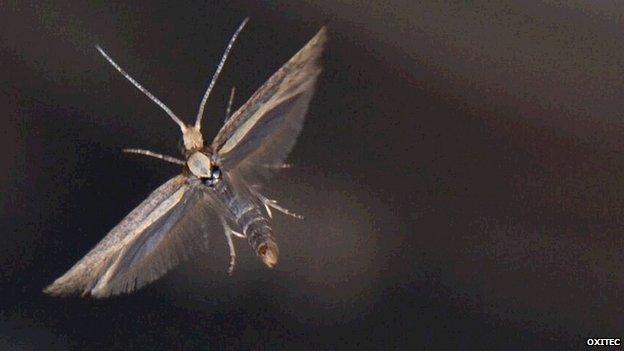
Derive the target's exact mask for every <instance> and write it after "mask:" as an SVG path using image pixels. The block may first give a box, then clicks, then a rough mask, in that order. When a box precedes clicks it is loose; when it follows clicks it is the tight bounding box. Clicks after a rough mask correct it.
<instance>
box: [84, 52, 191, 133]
mask: <svg viewBox="0 0 624 351" xmlns="http://www.w3.org/2000/svg"><path fill="white" fill-rule="evenodd" d="M95 48H96V49H98V51H99V52H100V54H102V56H104V58H105V59H106V60H107V61H108V62H109V63H110V64H111V65H113V67H115V69H117V70H118V71H119V73H121V74H122V75H123V76H124V77H126V79H127V80H129V81H130V83H132V84H134V86H135V87H137V89H139V90H140V91H141V92H142V93H143V94H145V95H147V97H148V98H150V100H152V101H153V102H155V103H156V105H158V106H160V108H161V109H163V110H164V111H165V112H166V113H167V114H168V115H169V117H171V119H173V121H174V122H176V123H177V124H178V125H179V126H180V129H181V130H182V133H184V131H185V130H186V129H187V128H186V126H185V125H184V123H183V122H182V121H181V120H180V118H178V116H176V115H175V113H173V111H171V109H170V108H169V107H167V105H165V104H164V103H163V102H162V101H160V100H158V98H157V97H155V96H154V95H153V94H152V93H150V92H149V91H148V90H147V89H145V88H143V87H142V86H141V84H139V82H137V81H136V80H134V78H132V77H131V76H130V75H129V74H128V73H126V71H124V69H123V68H121V67H120V66H119V65H118V64H117V63H116V62H115V61H113V59H112V58H110V56H108V54H107V53H106V52H105V51H104V49H102V48H101V47H100V46H99V45H96V46H95Z"/></svg>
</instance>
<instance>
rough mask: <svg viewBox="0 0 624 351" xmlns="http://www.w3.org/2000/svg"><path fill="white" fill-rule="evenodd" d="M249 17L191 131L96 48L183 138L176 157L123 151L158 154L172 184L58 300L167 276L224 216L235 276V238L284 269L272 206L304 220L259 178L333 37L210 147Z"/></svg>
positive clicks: (289, 135) (297, 61)
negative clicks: (210, 123)
mask: <svg viewBox="0 0 624 351" xmlns="http://www.w3.org/2000/svg"><path fill="white" fill-rule="evenodd" d="M247 20H248V19H245V20H244V21H243V22H242V23H241V24H240V26H239V27H238V28H237V30H236V31H235V33H234V35H233V36H232V38H231V39H230V41H229V43H228V45H227V47H226V49H225V52H224V54H223V56H222V58H221V61H220V62H219V64H218V66H217V69H216V71H215V74H214V75H213V77H212V79H211V81H210V84H209V85H208V88H207V90H206V92H205V93H204V95H203V98H202V99H201V102H200V104H199V110H198V112H197V117H196V119H195V123H194V124H192V125H187V124H185V123H184V122H182V120H181V119H180V118H178V117H177V116H176V115H175V114H174V113H173V112H172V111H171V109H169V108H168V107H167V106H166V105H165V104H164V103H163V102H161V101H160V100H159V99H158V98H156V97H155V96H154V95H152V93H150V92H149V91H148V90H147V89H145V88H143V86H141V84H139V83H138V82H137V81H136V80H134V79H133V78H132V77H131V76H130V75H129V74H128V73H126V71H124V70H123V69H122V68H121V67H120V66H119V65H118V64H117V63H116V62H115V61H113V59H112V58H110V56H108V54H107V53H106V52H105V51H104V50H103V49H102V48H101V47H99V46H96V48H97V49H98V51H99V52H100V53H101V54H102V56H104V58H105V59H106V60H107V61H108V62H109V63H110V64H111V65H112V66H113V67H114V68H115V69H117V71H119V72H120V73H121V74H122V75H123V76H124V77H125V78H126V79H127V80H128V81H130V82H131V83H132V84H133V85H134V86H135V87H136V88H138V89H139V90H140V91H141V92H143V93H144V94H145V95H147V97H148V98H149V99H151V100H152V101H153V102H154V103H156V104H157V105H158V106H159V107H160V108H161V109H162V110H164V111H165V112H166V113H167V114H168V115H169V117H171V119H172V120H173V121H174V122H175V123H177V124H178V126H179V127H180V130H181V131H182V145H183V147H181V149H182V150H181V151H182V155H183V156H184V159H178V158H174V157H170V156H166V155H162V154H158V153H155V152H152V151H149V150H142V149H125V150H124V151H125V152H129V153H135V154H141V155H146V156H153V157H156V158H159V159H161V160H164V161H167V162H171V163H174V164H178V165H180V166H181V167H182V171H181V174H179V175H177V176H175V177H173V178H172V179H170V180H169V181H167V182H166V183H164V184H163V185H161V186H160V187H159V188H158V189H156V190H155V191H154V192H153V193H151V194H150V195H149V196H148V197H147V199H145V200H144V201H143V202H142V203H141V204H140V205H139V206H138V207H137V208H135V209H134V210H132V212H130V213H129V214H128V215H127V216H126V217H125V218H124V219H123V220H122V221H121V222H120V223H119V224H118V225H117V226H115V227H114V228H113V229H112V230H111V231H110V232H109V233H108V234H107V235H106V237H104V239H102V240H101V241H100V242H99V243H98V244H97V245H96V246H95V247H94V248H93V249H92V250H91V251H90V252H89V253H87V254H86V256H84V257H83V258H82V259H81V260H80V261H78V262H77V263H76V264H75V265H74V266H73V267H72V268H71V269H70V270H69V271H67V272H66V273H65V274H64V275H63V276H61V277H60V278H58V279H56V280H55V281H54V282H53V283H52V284H51V285H49V286H48V287H47V288H46V289H45V290H44V291H45V292H46V293H48V294H51V295H61V296H62V295H70V294H74V293H81V294H82V295H83V296H88V295H91V296H94V297H98V298H102V297H107V296H111V295H116V294H120V293H129V292H132V291H134V290H136V289H139V288H141V287H143V286H144V285H146V284H148V283H150V282H152V281H154V280H156V279H158V278H160V277H161V276H162V275H163V274H165V273H166V272H167V271H168V270H170V269H172V268H173V267H174V266H176V265H177V264H178V263H180V262H181V261H182V260H184V259H187V258H189V257H190V256H192V255H194V254H196V253H197V252H198V251H199V252H201V251H204V250H205V249H207V246H208V245H207V237H208V234H209V232H210V231H213V230H215V228H212V227H208V224H207V223H208V217H209V216H214V215H216V217H218V219H219V220H220V223H221V226H222V228H223V231H224V232H225V237H226V239H227V243H228V246H229V253H230V262H229V268H228V271H229V273H232V271H233V269H234V266H235V262H236V250H235V246H234V239H235V238H246V239H247V241H248V242H249V245H250V246H251V248H252V249H253V251H254V252H255V254H256V255H257V256H258V257H259V258H260V260H261V261H262V262H263V263H264V264H265V265H266V266H267V267H269V268H272V267H274V266H275V265H276V264H277V261H278V256H279V249H278V245H277V243H276V241H275V237H274V235H273V232H272V228H271V221H270V220H271V217H272V213H271V209H275V210H278V211H281V212H284V213H286V214H289V215H292V216H295V217H300V216H298V215H296V214H294V213H292V212H290V211H288V210H287V209H285V208H283V207H281V206H279V205H278V204H277V203H276V201H275V200H271V199H269V198H267V197H265V196H264V195H262V194H261V193H260V190H259V188H258V187H257V186H256V185H257V184H258V183H257V182H258V181H259V180H262V179H263V178H264V176H266V175H269V174H270V173H272V172H274V171H275V170H277V169H280V168H284V167H285V165H284V163H283V162H284V161H285V159H286V157H287V155H288V154H289V152H290V150H291V149H292V147H293V146H294V144H295V141H296V139H297V137H298V135H299V134H300V132H301V129H302V126H303V121H304V118H305V115H306V112H307V109H308V105H309V103H310V99H311V98H312V95H313V93H314V89H315V83H316V81H317V78H318V76H319V74H320V72H321V67H320V63H319V61H320V57H321V54H322V51H323V46H324V43H325V42H326V39H327V34H326V32H327V31H326V28H325V27H323V28H321V29H320V30H319V31H318V33H317V34H316V35H315V36H314V37H313V38H312V39H311V40H310V41H309V42H308V43H307V44H306V45H305V46H304V47H303V48H302V49H301V50H300V51H299V52H298V53H297V54H295V55H294V56H293V57H292V58H291V59H290V60H289V61H288V62H286V64H284V65H283V66H282V67H281V68H280V69H279V70H278V71H277V72H275V73H274V74H273V75H272V76H271V77H270V78H269V79H268V80H267V81H266V82H265V83H264V84H263V85H262V86H261V87H260V88H259V89H258V90H257V91H256V92H255V93H254V94H253V95H252V96H251V98H249V100H248V101H247V102H246V103H245V104H243V105H242V106H241V107H240V108H239V109H238V110H237V111H236V112H234V113H232V114H231V115H230V111H231V105H232V100H233V96H234V89H232V94H231V95H230V100H229V104H228V107H227V112H226V120H225V123H224V125H223V127H222V128H221V130H219V132H218V133H217V135H216V136H215V138H214V139H213V140H212V143H207V142H205V141H204V137H203V135H202V133H201V122H202V116H203V114H204V107H205V105H206V101H207V100H208V96H209V95H210V92H211V91H212V89H213V87H214V85H215V82H216V81H217V78H218V77H219V74H220V73H221V70H222V68H223V65H224V63H225V61H226V59H227V56H228V54H229V52H230V49H231V48H232V46H233V45H234V42H235V41H236V38H237V37H238V35H239V33H240V32H241V30H242V29H243V28H244V26H245V24H246V23H247Z"/></svg>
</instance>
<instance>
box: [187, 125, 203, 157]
mask: <svg viewBox="0 0 624 351" xmlns="http://www.w3.org/2000/svg"><path fill="white" fill-rule="evenodd" d="M182 141H183V142H184V148H185V149H186V151H193V150H198V149H201V148H202V147H203V146H204V137H203V136H202V134H201V131H200V130H199V127H198V126H185V127H184V128H183V129H182Z"/></svg>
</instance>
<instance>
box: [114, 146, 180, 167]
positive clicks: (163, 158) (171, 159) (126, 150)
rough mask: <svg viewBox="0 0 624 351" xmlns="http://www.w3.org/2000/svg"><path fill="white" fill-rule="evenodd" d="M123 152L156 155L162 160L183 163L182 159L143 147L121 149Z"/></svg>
mask: <svg viewBox="0 0 624 351" xmlns="http://www.w3.org/2000/svg"><path fill="white" fill-rule="evenodd" d="M123 152H125V153H128V154H138V155H145V156H151V157H156V158H159V159H161V160H163V161H167V162H171V163H175V164H177V165H184V161H182V160H179V159H177V158H175V157H171V156H167V155H162V154H158V153H155V152H152V151H149V150H143V149H123Z"/></svg>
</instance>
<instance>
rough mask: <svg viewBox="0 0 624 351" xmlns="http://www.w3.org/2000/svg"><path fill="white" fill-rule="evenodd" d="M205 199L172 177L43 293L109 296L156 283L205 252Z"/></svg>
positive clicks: (183, 179) (194, 186)
mask: <svg viewBox="0 0 624 351" xmlns="http://www.w3.org/2000/svg"><path fill="white" fill-rule="evenodd" d="M206 196H208V194H207V193H206V192H204V190H203V189H202V187H201V186H200V185H198V184H194V183H193V182H192V181H191V180H190V179H189V178H187V177H186V176H182V175H180V176H177V177H174V178H172V179H171V180H169V181H168V182H166V183H165V184H163V185H161V186H160V187H159V188H158V189H156V190H155V191H154V192H153V193H152V194H151V195H150V196H149V197H148V198H147V199H146V200H145V201H143V202H142V203H141V204H140V205H139V206H138V207H137V208H135V209H134V210H133V211H132V212H130V213H129V214H128V215H127V216H126V217H125V218H124V219H123V220H122V221H121V222H120V223H119V224H118V225H117V226H115V227H114V228H113V229H112V230H111V231H110V232H109V233H108V235H107V236H106V237H105V238H104V239H102V241H100V242H99V243H98V244H97V245H96V246H95V247H94V248H93V249H92V250H91V251H90V252H89V253H88V254H87V255H86V256H85V257H83V258H82V259H81V260H80V261H78V262H77V263H76V264H75V265H74V266H73V267H72V268H71V269H70V270H69V271H68V272H67V273H65V274H64V275H63V276H61V277H60V278H58V279H57V280H56V281H54V283H52V284H51V285H50V286H48V287H47V288H46V289H45V292H46V293H49V294H52V295H68V294H72V293H77V292H81V293H82V294H83V295H87V294H91V295H93V296H95V297H106V296H110V295H114V294H119V293H124V292H131V291H133V290H135V289H138V288H140V287H142V286H143V285H145V284H147V283H149V282H151V281H154V280H156V279H157V278H159V277H160V276H162V275H163V274H165V273H166V272H167V271H168V270H169V269H171V268H173V267H174V266H175V265H177V264H178V263H179V262H180V261H182V260H183V259H185V258H187V257H189V256H190V255H192V254H193V253H194V251H197V250H201V249H205V248H206V247H207V238H206V237H205V236H206V234H207V230H208V229H209V219H210V218H209V217H210V215H209V214H208V212H209V207H210V202H209V201H207V199H206V198H205V197H206Z"/></svg>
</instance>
